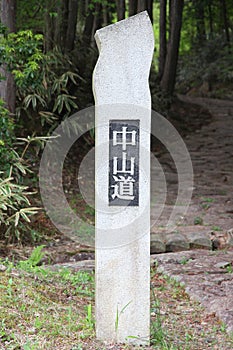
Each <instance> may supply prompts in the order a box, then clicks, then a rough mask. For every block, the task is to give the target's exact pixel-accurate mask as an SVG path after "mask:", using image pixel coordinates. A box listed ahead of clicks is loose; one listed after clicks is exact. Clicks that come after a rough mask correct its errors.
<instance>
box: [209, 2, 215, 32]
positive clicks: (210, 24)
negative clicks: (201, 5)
mask: <svg viewBox="0 0 233 350" xmlns="http://www.w3.org/2000/svg"><path fill="white" fill-rule="evenodd" d="M208 13H209V28H210V38H211V39H213V34H214V28H213V13H212V0H209V3H208Z"/></svg>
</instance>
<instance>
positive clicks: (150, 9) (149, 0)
mask: <svg viewBox="0 0 233 350" xmlns="http://www.w3.org/2000/svg"><path fill="white" fill-rule="evenodd" d="M147 12H148V14H149V16H150V20H151V23H152V24H153V0H147Z"/></svg>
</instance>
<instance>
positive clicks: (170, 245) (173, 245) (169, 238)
mask: <svg viewBox="0 0 233 350" xmlns="http://www.w3.org/2000/svg"><path fill="white" fill-rule="evenodd" d="M188 249H189V243H188V242H187V240H186V238H185V236H183V235H182V234H180V233H170V234H167V235H166V252H179V251H182V250H188Z"/></svg>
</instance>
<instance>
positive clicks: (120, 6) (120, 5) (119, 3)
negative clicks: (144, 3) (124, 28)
mask: <svg viewBox="0 0 233 350" xmlns="http://www.w3.org/2000/svg"><path fill="white" fill-rule="evenodd" d="M116 8H117V20H118V21H121V20H122V19H124V18H125V0H116Z"/></svg>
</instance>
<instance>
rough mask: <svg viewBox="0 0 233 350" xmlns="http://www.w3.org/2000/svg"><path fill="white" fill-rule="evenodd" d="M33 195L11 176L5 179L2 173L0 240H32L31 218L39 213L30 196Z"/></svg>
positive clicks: (0, 183) (0, 180)
mask: <svg viewBox="0 0 233 350" xmlns="http://www.w3.org/2000/svg"><path fill="white" fill-rule="evenodd" d="M31 194H32V193H31V192H29V191H28V190H27V187H25V186H21V185H19V184H17V183H16V182H15V181H14V178H13V177H12V176H11V173H10V175H9V177H7V178H4V177H2V173H0V238H1V239H4V240H5V241H15V240H17V241H22V240H23V239H30V238H31V237H30V229H29V227H28V223H29V222H30V216H31V215H33V214H35V213H37V211H38V208H35V207H32V206H31V204H30V201H29V196H30V195H31Z"/></svg>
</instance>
